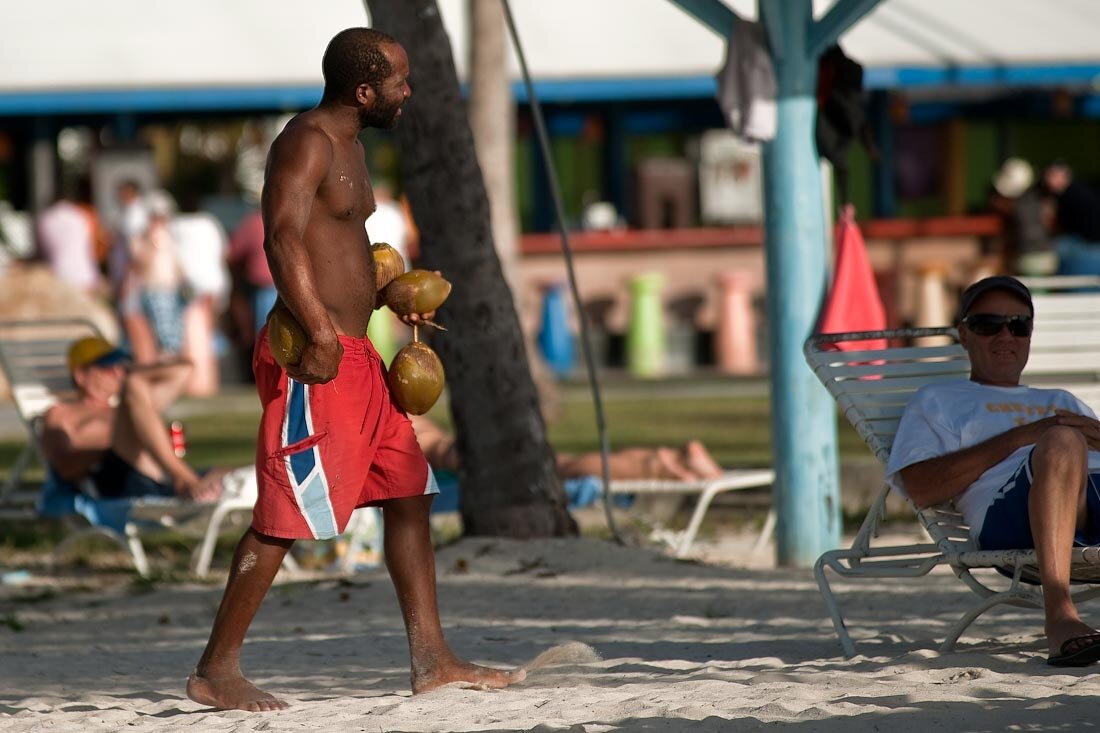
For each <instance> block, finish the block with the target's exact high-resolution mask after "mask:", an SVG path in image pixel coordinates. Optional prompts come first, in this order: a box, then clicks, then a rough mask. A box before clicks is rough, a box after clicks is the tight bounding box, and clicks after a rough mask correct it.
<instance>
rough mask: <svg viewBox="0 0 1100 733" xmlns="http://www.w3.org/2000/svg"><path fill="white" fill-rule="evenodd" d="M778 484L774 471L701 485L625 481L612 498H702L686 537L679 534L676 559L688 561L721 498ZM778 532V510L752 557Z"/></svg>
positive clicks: (736, 473)
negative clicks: (714, 503)
mask: <svg viewBox="0 0 1100 733" xmlns="http://www.w3.org/2000/svg"><path fill="white" fill-rule="evenodd" d="M774 483H775V471H773V470H772V469H770V468H746V469H739V470H729V471H726V472H724V473H723V474H722V475H721V476H719V477H717V478H712V479H700V480H698V481H683V480H640V479H639V480H621V481H612V482H611V486H610V489H611V495H612V496H614V495H616V494H618V495H624V494H629V495H634V496H659V495H676V494H683V495H692V494H698V495H699V498H698V499H697V500H696V502H695V510H694V511H693V512H692V513H691V520H690V521H689V522H688V525H687V528H686V529H684V531H683V533H681V534H679V535H678V537H677V539H676V541H675V548H676V549H675V553H676V557H684V556H685V555H687V553H688V551H689V550H690V549H691V544H692V543H693V542H694V541H695V536H696V535H697V534H698V533H699V527H700V526H701V525H702V523H703V517H705V516H706V513H707V509H709V508H710V504H711V502H712V501H714V498H715V497H716V496H718V495H719V494H723V493H725V492H727V491H740V490H742V489H755V488H763V487H766V486H771V485H772V484H774ZM774 531H775V509H774V508H771V509H769V510H768V516H767V519H765V520H764V527H763V529H762V530H761V531H760V534H759V536H758V537H757V540H756V543H755V544H754V545H753V548H752V551H751V554H753V555H755V554H756V553H757V552H759V551H760V550H761V549H763V547H764V546H765V545H767V543H768V540H769V539H771V536H772V532H774Z"/></svg>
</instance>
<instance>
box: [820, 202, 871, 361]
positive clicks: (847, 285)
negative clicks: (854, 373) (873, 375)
mask: <svg viewBox="0 0 1100 733" xmlns="http://www.w3.org/2000/svg"><path fill="white" fill-rule="evenodd" d="M835 241H836V268H835V272H834V274H833V287H832V288H831V289H830V290H829V295H828V297H827V298H826V299H825V307H824V308H822V310H821V321H820V322H819V325H818V329H817V330H818V333H849V332H851V331H882V330H884V329H885V328H886V309H885V308H883V306H882V298H881V297H879V293H878V285H877V284H876V283H875V273H874V271H873V270H872V269H871V262H870V260H869V259H868V258H867V248H866V247H865V246H864V244H863V234H861V233H860V231H859V227H858V226H856V219H855V209H854V207H852V206H851V205H848V206H845V207H844V209H843V211H842V212H841V215H840V219H839V221H837V224H836V235H835ZM886 346H887V344H886V339H872V340H868V341H845V342H842V343H838V344H836V346H835V348H837V349H838V350H840V351H858V350H863V349H885V348H886Z"/></svg>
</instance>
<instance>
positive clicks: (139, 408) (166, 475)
mask: <svg viewBox="0 0 1100 733" xmlns="http://www.w3.org/2000/svg"><path fill="white" fill-rule="evenodd" d="M68 363H69V371H70V373H71V374H72V378H73V383H74V384H75V385H76V389H77V395H76V397H75V398H73V399H71V400H67V401H63V402H59V403H58V404H56V405H54V406H53V407H52V408H50V410H49V411H48V412H47V413H46V415H45V418H44V425H43V431H42V450H43V452H44V453H45V455H46V460H47V461H48V462H49V464H50V466H51V467H52V468H53V470H54V472H55V473H56V474H57V475H58V477H59V478H61V479H63V480H65V481H70V482H80V481H84V480H85V479H89V480H90V482H91V485H92V487H94V490H95V492H96V493H97V494H98V495H99V496H100V497H103V498H116V497H126V498H137V497H143V496H170V497H176V496H178V497H181V498H185V499H191V500H194V501H212V500H214V499H217V497H218V495H219V493H220V492H221V473H220V472H211V473H209V474H207V475H206V476H202V477H200V476H199V474H198V473H196V471H195V470H194V469H192V468H191V467H190V466H188V465H187V464H186V463H185V462H184V461H183V459H182V458H180V457H178V456H177V455H176V454H175V451H174V450H173V448H172V439H171V436H170V434H169V432H168V429H167V428H166V426H165V423H164V417H163V412H164V410H165V409H167V408H168V407H169V406H170V405H171V404H172V403H173V402H174V401H175V400H176V399H177V398H178V397H179V395H180V392H181V391H182V389H183V387H184V385H185V384H186V382H187V377H188V375H189V373H190V370H191V365H190V363H189V362H187V361H183V360H181V359H172V360H170V361H163V362H159V363H156V364H149V365H141V366H137V365H131V364H130V360H129V356H128V355H127V354H126V353H125V352H123V351H121V350H120V349H118V348H116V347H115V346H113V345H112V344H110V343H109V342H107V341H106V340H105V339H103V338H100V337H96V336H89V337H87V338H82V339H80V340H78V341H76V342H75V343H73V345H72V346H71V347H70V348H69V358H68Z"/></svg>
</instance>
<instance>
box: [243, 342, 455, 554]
mask: <svg viewBox="0 0 1100 733" xmlns="http://www.w3.org/2000/svg"><path fill="white" fill-rule="evenodd" d="M340 343H341V344H342V345H343V347H344V357H343V359H342V360H341V361H340V370H339V372H338V373H337V375H336V378H335V379H333V380H332V381H331V382H328V383H327V384H302V383H301V382H297V381H295V380H293V379H289V378H288V377H287V374H286V372H285V371H283V369H282V367H280V366H279V365H278V364H277V363H276V362H275V359H274V357H273V356H272V355H271V347H270V343H269V341H268V338H267V328H266V327H265V328H264V329H263V330H262V331H261V332H260V333H259V335H258V336H257V341H256V351H255V354H254V355H253V358H252V370H253V372H254V373H255V375H256V388H257V390H258V391H259V393H260V402H261V403H262V404H263V410H264V411H263V417H262V418H261V420H260V438H259V442H258V444H257V446H256V478H257V480H258V483H259V499H257V501H256V507H255V509H254V510H253V512H252V528H253V529H255V530H256V531H257V532H259V533H261V534H266V535H270V536H272V537H284V538H289V539H311V538H313V539H328V538H330V537H335V536H337V535H339V534H340V533H341V532H343V531H344V528H345V527H347V524H348V520H349V519H350V518H351V513H352V512H353V511H354V510H355V509H356V508H357V507H361V506H366V505H370V504H377V503H379V502H382V501H385V500H387V499H397V498H402V497H407V496H422V495H425V494H437V493H439V488H438V486H437V485H436V482H435V477H434V476H433V475H432V470H431V468H429V466H428V461H427V460H426V459H425V458H424V454H423V452H421V450H420V446H419V445H418V444H417V442H416V434H415V433H414V432H413V428H412V423H411V422H409V418H408V416H407V415H406V414H405V412H404V411H403V410H402V409H401V408H400V407H398V406H397V404H396V403H395V402H394V401H393V398H392V397H391V395H390V390H389V388H388V387H387V386H386V372H385V367H384V365H383V363H382V358H381V357H380V356H378V352H377V351H375V349H374V346H373V344H371V342H370V341H369V340H368V339H366V338H361V339H356V338H351V337H349V336H341V337H340Z"/></svg>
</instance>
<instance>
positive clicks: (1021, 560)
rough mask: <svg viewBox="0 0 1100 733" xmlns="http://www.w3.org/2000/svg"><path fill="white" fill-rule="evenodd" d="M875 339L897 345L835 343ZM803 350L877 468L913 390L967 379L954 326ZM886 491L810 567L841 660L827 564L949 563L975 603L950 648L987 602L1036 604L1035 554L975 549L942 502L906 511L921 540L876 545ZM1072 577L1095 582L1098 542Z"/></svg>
mask: <svg viewBox="0 0 1100 733" xmlns="http://www.w3.org/2000/svg"><path fill="white" fill-rule="evenodd" d="M883 338H885V339H889V340H890V342H891V343H897V342H900V343H902V344H903V345H901V346H896V347H891V348H885V349H874V350H866V351H839V350H837V348H836V347H837V344H841V343H843V342H851V341H866V340H869V339H883ZM804 353H805V356H806V361H807V362H808V363H809V365H810V368H811V369H813V371H814V373H815V374H816V375H817V377H818V379H820V380H821V382H822V384H824V385H825V387H826V389H828V391H829V394H831V395H832V396H833V398H834V399H835V400H836V403H837V406H838V408H839V410H840V412H842V413H843V414H844V416H845V417H846V418H847V419H848V421H849V422H851V423H852V425H853V426H854V427H855V429H856V431H857V432H858V433H859V435H860V437H862V438H863V440H864V441H865V442H866V443H867V446H868V447H869V448H870V449H871V452H872V453H874V455H875V457H876V458H878V460H879V461H880V462H881V464H882V465H883V466H884V467H885V466H886V463H887V461H888V459H889V457H890V448H891V447H892V445H893V441H894V435H895V434H896V432H897V428H898V423H899V421H900V419H901V415H902V412H903V411H904V410H905V405H906V403H907V402H908V401H909V398H910V397H911V396H912V394H913V393H914V392H915V391H916V390H917V389H919V388H920V387H922V386H924V385H926V384H929V383H932V382H934V381H937V380H941V379H950V378H959V377H963V378H966V377H969V374H970V361H969V359H968V357H967V354H966V351H965V350H963V348H962V346H961V345H960V344H959V343H958V341H957V334H956V332H955V331H954V329H949V328H935V329H900V330H891V331H875V332H864V333H849V334H825V335H822V334H819V335H815V336H812V337H811V338H810V339H808V340H807V341H806V345H805V347H804ZM889 494H890V489H889V488H888V487H885V486H884V487H883V489H882V490H881V491H880V493H879V495H878V497H877V498H876V499H875V501H874V503H873V504H872V506H871V509H870V511H869V512H868V513H867V516H866V518H865V519H864V520H863V523H862V525H861V526H860V528H859V532H858V533H857V534H856V536H855V539H854V540H853V541H852V544H851V547H849V548H847V549H841V550H832V551H829V552H826V553H824V554H822V555H821V557H820V558H819V559H818V561H817V563H816V565H815V566H814V576H815V578H816V580H817V584H818V587H819V588H820V590H821V595H822V597H823V598H824V601H825V606H826V608H827V609H828V611H829V615H830V617H831V618H832V621H833V627H834V629H835V630H836V634H837V637H838V638H839V640H840V645H841V647H842V648H843V649H844V654H845V655H846V656H849V657H851V656H855V654H856V650H855V644H854V643H853V642H852V638H851V636H850V635H849V633H848V629H847V628H846V626H845V624H844V617H843V615H842V614H841V612H840V607H839V605H838V604H837V600H836V597H835V596H834V594H833V591H832V588H831V587H830V585H829V580H828V577H827V575H826V571H827V570H832V571H833V572H835V573H836V574H838V575H840V576H841V577H844V578H853V579H869V580H874V579H877V578H915V577H920V576H923V575H927V574H928V573H929V572H930V571H931V570H932V569H933V568H935V567H936V566H938V565H948V566H950V568H951V570H952V572H953V573H954V574H955V576H956V577H958V578H959V580H961V581H962V582H963V583H964V584H966V586H967V587H969V588H970V589H971V590H972V591H974V592H975V593H976V594H977V595H978V596H979V600H978V601H977V602H976V603H974V605H973V606H971V608H969V609H968V610H967V611H966V612H965V613H964V614H963V616H962V617H961V618H960V619H959V620H958V621H957V622H956V623H955V624H954V626H953V627H952V628H951V629H950V630H949V632H948V635H947V638H946V639H945V640H944V642H943V644H942V645H941V646H940V651H949V650H951V649H952V648H953V647H954V645H955V643H956V642H957V641H958V639H959V637H960V636H961V635H962V633H963V632H964V631H965V630H966V628H967V627H968V626H970V624H971V623H973V622H974V621H975V620H976V619H977V618H978V617H979V616H980V615H981V614H983V613H985V612H986V611H988V610H989V609H991V608H993V607H994V606H997V605H1000V604H1009V605H1013V606H1023V607H1030V608H1040V609H1041V608H1042V606H1043V599H1042V591H1041V589H1040V588H1039V587H1038V586H1037V585H1035V584H1036V583H1037V582H1038V578H1039V571H1038V565H1037V561H1036V556H1035V551H1034V550H1022V549H1021V550H996V551H993V550H979V549H978V548H977V545H976V543H975V542H974V541H973V540H972V539H971V538H970V534H969V530H968V527H967V526H966V524H964V522H963V518H962V515H961V514H960V513H959V512H958V511H957V510H956V509H955V508H954V507H953V506H952V505H951V504H950V503H948V504H941V505H937V506H935V507H929V508H927V509H924V510H917V509H916V508H915V507H913V510H914V511H915V512H916V514H917V517H918V519H919V520H920V524H921V526H922V527H923V528H924V530H925V532H926V533H927V534H928V536H929V538H930V540H929V541H928V542H924V543H919V544H912V545H896V546H876V544H875V542H874V540H875V539H876V538H877V536H878V534H879V529H880V527H881V525H882V523H883V522H884V521H885V518H886V500H887V497H888V496H889ZM910 506H912V505H910ZM986 570H989V571H990V572H984V571H986ZM975 571H982V572H980V573H976V572H975ZM994 571H1000V572H994ZM1006 576H1007V577H1006ZM1072 579H1073V582H1075V583H1089V584H1094V583H1100V547H1084V548H1075V549H1074V550H1073V570H1072ZM1097 595H1100V588H1086V589H1084V590H1081V591H1077V592H1076V593H1074V600H1075V601H1084V600H1087V599H1089V598H1093V597H1095V596H1097Z"/></svg>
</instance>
